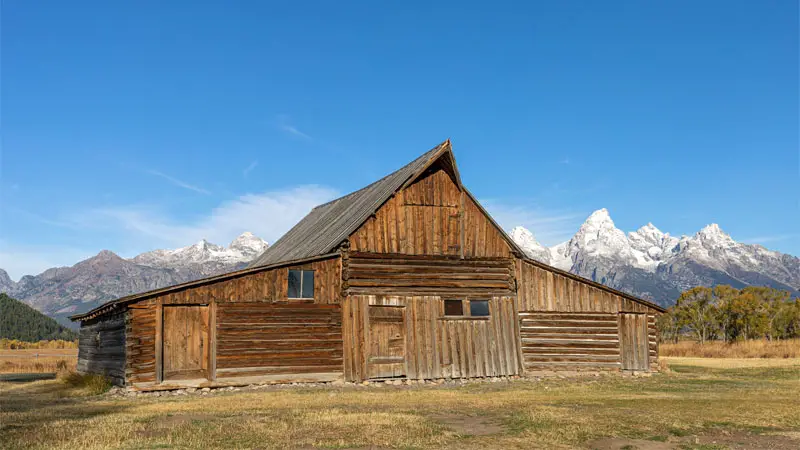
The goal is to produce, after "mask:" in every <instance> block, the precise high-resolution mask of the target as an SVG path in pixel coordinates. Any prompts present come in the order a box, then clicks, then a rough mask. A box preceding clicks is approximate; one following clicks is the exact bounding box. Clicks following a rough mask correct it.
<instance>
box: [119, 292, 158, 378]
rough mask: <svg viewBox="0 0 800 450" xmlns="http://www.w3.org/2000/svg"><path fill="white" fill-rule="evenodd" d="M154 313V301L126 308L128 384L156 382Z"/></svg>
mask: <svg viewBox="0 0 800 450" xmlns="http://www.w3.org/2000/svg"><path fill="white" fill-rule="evenodd" d="M156 311H161V309H160V306H158V305H157V304H156V301H155V300H145V301H143V302H139V303H134V304H132V305H130V306H129V307H128V320H127V324H126V329H127V332H126V341H127V344H126V345H127V358H126V376H127V380H128V383H131V384H135V383H148V382H155V381H156V319H157V318H158V316H157V314H156ZM159 323H160V322H159Z"/></svg>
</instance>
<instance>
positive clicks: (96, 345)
mask: <svg viewBox="0 0 800 450" xmlns="http://www.w3.org/2000/svg"><path fill="white" fill-rule="evenodd" d="M79 339H80V340H79V345H78V372H80V373H94V374H100V375H105V376H107V377H109V378H110V379H111V381H112V382H113V383H114V384H116V385H118V386H123V385H124V384H125V314H124V313H123V312H120V313H117V314H113V315H112V314H109V315H105V316H101V317H97V318H95V319H92V320H88V321H85V322H81V329H80V333H79Z"/></svg>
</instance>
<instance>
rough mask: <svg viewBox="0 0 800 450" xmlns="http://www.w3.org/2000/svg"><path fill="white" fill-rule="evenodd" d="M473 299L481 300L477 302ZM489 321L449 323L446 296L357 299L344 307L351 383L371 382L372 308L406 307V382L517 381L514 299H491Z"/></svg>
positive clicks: (346, 359)
mask: <svg viewBox="0 0 800 450" xmlns="http://www.w3.org/2000/svg"><path fill="white" fill-rule="evenodd" d="M472 298H479V296H478V297H472ZM487 299H488V300H489V308H490V316H489V317H488V319H450V318H445V317H444V302H443V301H442V300H443V297H441V296H388V295H351V296H349V297H347V298H346V299H345V301H344V304H343V317H344V323H343V330H344V336H345V339H344V352H345V369H344V370H345V379H348V380H352V381H359V380H363V379H366V378H368V373H369V368H368V364H369V362H368V360H369V356H370V355H369V347H370V335H369V334H370V331H369V330H370V319H369V313H368V311H369V308H370V305H391V306H402V307H404V308H403V310H404V313H403V315H404V338H405V376H406V377H407V378H411V379H431V378H468V377H486V376H499V375H515V374H519V373H520V372H521V370H522V366H521V363H520V361H519V354H518V347H517V343H518V333H519V330H518V327H517V321H516V314H515V311H514V301H513V298H512V297H508V296H505V297H490V298H487Z"/></svg>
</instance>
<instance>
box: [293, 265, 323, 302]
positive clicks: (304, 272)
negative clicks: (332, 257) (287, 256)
mask: <svg viewBox="0 0 800 450" xmlns="http://www.w3.org/2000/svg"><path fill="white" fill-rule="evenodd" d="M292 272H300V286H298V287H297V293H298V294H299V295H300V296H299V297H292V296H290V295H289V278H290V277H291V273H292ZM314 272H315V271H314V270H313V269H288V271H287V272H286V298H288V299H289V300H314V288H315V287H316V286H314V284H315V280H314V277H315V274H314ZM309 273H310V274H311V297H303V285H304V284H305V282H306V276H307V274H309Z"/></svg>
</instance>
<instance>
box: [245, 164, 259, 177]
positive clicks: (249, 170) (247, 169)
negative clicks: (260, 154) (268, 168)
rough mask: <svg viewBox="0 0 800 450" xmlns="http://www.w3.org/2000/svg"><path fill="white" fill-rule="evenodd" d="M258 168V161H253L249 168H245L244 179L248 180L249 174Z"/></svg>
mask: <svg viewBox="0 0 800 450" xmlns="http://www.w3.org/2000/svg"><path fill="white" fill-rule="evenodd" d="M257 166H258V161H253V162H251V163H250V165H248V166H247V167H245V169H244V170H243V171H242V174H243V175H244V177H245V178H247V175H248V174H249V173H250V172H251V171H252V170H253V169H255V168H256V167H257Z"/></svg>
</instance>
